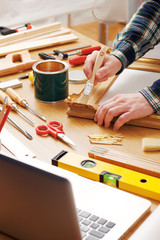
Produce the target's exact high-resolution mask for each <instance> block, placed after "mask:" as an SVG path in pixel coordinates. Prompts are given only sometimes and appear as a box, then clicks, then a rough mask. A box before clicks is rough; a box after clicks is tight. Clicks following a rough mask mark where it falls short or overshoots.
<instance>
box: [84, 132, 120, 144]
mask: <svg viewBox="0 0 160 240" xmlns="http://www.w3.org/2000/svg"><path fill="white" fill-rule="evenodd" d="M88 137H89V141H90V143H97V144H106V145H107V144H117V145H121V143H122V140H123V138H124V136H122V135H121V134H107V133H106V134H103V135H97V134H94V135H88Z"/></svg>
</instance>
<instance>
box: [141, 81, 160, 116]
mask: <svg viewBox="0 0 160 240" xmlns="http://www.w3.org/2000/svg"><path fill="white" fill-rule="evenodd" d="M139 92H140V93H141V94H142V95H143V96H144V97H145V98H146V99H147V101H148V102H149V103H150V105H151V106H152V108H153V109H154V110H155V112H156V113H157V114H160V79H159V80H157V81H155V82H154V83H153V85H152V86H151V87H145V88H143V89H142V90H140V91H139Z"/></svg>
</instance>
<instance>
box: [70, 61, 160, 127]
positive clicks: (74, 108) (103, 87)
mask: <svg viewBox="0 0 160 240" xmlns="http://www.w3.org/2000/svg"><path fill="white" fill-rule="evenodd" d="M157 61H158V63H159V64H157V66H156V68H155V64H153V62H152V59H151V61H148V62H147V63H148V64H150V66H151V67H150V68H149V69H148V65H147V64H146V63H145V62H143V60H140V61H139V62H136V63H135V64H136V65H137V66H138V67H139V68H138V69H141V70H145V71H146V70H147V71H149V70H150V71H151V70H152V69H154V70H155V71H154V72H160V61H159V60H157ZM139 63H140V66H139ZM141 66H142V68H141ZM131 68H132V67H131ZM135 69H137V67H135ZM116 79H117V76H114V77H111V78H110V79H109V80H108V81H106V82H102V83H99V84H97V85H96V86H95V87H94V88H93V91H92V93H91V95H90V97H89V98H88V99H87V102H86V103H85V104H84V101H83V100H82V101H81V99H82V97H81V95H82V91H81V92H80V93H79V94H73V95H71V96H69V98H68V99H67V100H66V102H67V104H68V106H69V109H68V111H67V114H68V115H70V116H75V117H81V118H88V119H94V115H95V112H96V110H97V108H98V106H99V102H100V100H101V99H102V98H103V96H104V94H105V93H106V92H107V91H108V90H109V89H110V87H111V86H112V84H113V83H114V81H116ZM155 80H156V79H155ZM114 120H115V119H114ZM126 124H130V125H135V126H142V127H149V128H157V129H160V116H158V115H155V114H153V115H151V116H147V117H144V118H141V119H135V120H131V121H129V122H127V123H126Z"/></svg>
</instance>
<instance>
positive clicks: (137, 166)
mask: <svg viewBox="0 0 160 240" xmlns="http://www.w3.org/2000/svg"><path fill="white" fill-rule="evenodd" d="M88 155H89V157H91V158H94V159H98V160H101V161H104V162H108V163H111V164H115V165H118V166H120V167H125V168H128V169H131V170H134V171H138V172H141V173H144V174H148V175H151V176H154V177H158V178H160V162H159V161H156V160H152V159H149V158H144V157H140V156H136V155H132V154H128V153H123V152H120V151H116V150H113V149H109V148H103V147H98V146H96V147H93V148H92V149H91V150H90V151H89V153H88Z"/></svg>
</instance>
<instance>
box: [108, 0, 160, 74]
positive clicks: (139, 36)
mask: <svg viewBox="0 0 160 240" xmlns="http://www.w3.org/2000/svg"><path fill="white" fill-rule="evenodd" d="M159 42H160V0H148V1H145V2H144V3H143V4H142V5H141V6H140V8H139V9H138V10H137V12H136V13H135V14H134V15H133V17H132V19H131V20H130V21H129V23H128V24H127V25H126V27H125V28H124V29H123V30H122V32H121V33H119V34H118V35H117V37H116V39H115V40H114V46H113V51H112V52H111V53H110V54H111V55H114V56H116V57H117V58H118V59H119V60H120V61H121V62H122V66H123V67H122V69H121V71H123V69H124V68H126V67H127V66H128V65H130V64H131V63H133V62H134V61H135V60H137V59H138V58H140V57H142V56H143V55H144V54H145V53H146V52H147V51H148V50H150V49H151V48H153V47H154V46H155V45H156V44H158V43H159ZM121 71H120V72H121Z"/></svg>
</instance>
